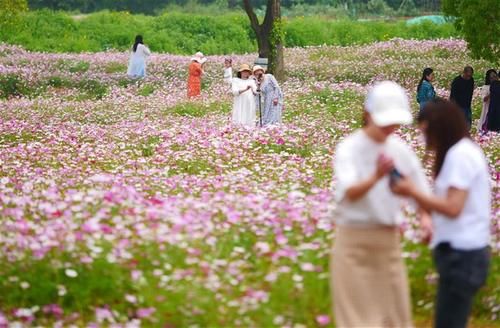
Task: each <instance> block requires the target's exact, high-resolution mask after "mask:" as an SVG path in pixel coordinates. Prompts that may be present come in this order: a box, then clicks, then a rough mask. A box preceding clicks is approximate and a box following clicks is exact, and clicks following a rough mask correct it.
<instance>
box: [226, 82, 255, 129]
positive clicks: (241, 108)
mask: <svg viewBox="0 0 500 328" xmlns="http://www.w3.org/2000/svg"><path fill="white" fill-rule="evenodd" d="M248 86H250V89H249V90H246V88H247V87H248ZM241 90H246V91H245V92H243V93H242V94H240V91H241ZM231 92H232V93H233V96H234V102H233V123H234V124H242V125H245V126H249V127H253V126H255V96H254V94H255V93H257V85H256V84H255V80H254V79H250V78H249V79H247V80H242V79H240V78H233V79H232V80H231Z"/></svg>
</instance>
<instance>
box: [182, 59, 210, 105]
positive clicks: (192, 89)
mask: <svg viewBox="0 0 500 328" xmlns="http://www.w3.org/2000/svg"><path fill="white" fill-rule="evenodd" d="M206 61H207V59H206V58H205V57H204V56H203V54H202V53H201V52H197V53H196V54H195V55H194V56H193V58H191V64H189V68H188V70H189V77H188V92H187V93H188V98H194V97H199V96H200V95H201V76H202V75H203V65H204V64H205V62H206Z"/></svg>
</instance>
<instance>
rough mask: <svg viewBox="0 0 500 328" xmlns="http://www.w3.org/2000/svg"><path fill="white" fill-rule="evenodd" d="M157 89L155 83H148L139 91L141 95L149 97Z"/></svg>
mask: <svg viewBox="0 0 500 328" xmlns="http://www.w3.org/2000/svg"><path fill="white" fill-rule="evenodd" d="M155 90H156V87H155V86H154V85H152V84H146V85H144V86H143V87H142V88H141V89H140V90H139V91H138V92H137V93H138V94H139V95H140V96H143V97H147V96H149V95H150V94H152V93H153V92H155Z"/></svg>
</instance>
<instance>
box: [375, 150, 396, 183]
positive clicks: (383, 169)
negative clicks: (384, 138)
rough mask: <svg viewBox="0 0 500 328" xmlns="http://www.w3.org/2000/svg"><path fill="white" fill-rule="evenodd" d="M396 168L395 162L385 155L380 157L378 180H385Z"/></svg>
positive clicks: (377, 172)
mask: <svg viewBox="0 0 500 328" xmlns="http://www.w3.org/2000/svg"><path fill="white" fill-rule="evenodd" d="M393 168H394V161H393V160H392V158H389V157H387V156H385V155H383V154H382V155H380V156H379V157H378V159H377V171H376V176H377V179H381V178H383V177H384V176H385V175H387V174H388V173H389V172H391V170H392V169H393Z"/></svg>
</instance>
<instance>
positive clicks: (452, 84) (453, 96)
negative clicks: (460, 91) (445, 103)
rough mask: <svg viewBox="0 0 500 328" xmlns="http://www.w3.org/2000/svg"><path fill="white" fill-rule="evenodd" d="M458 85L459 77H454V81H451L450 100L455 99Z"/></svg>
mask: <svg viewBox="0 0 500 328" xmlns="http://www.w3.org/2000/svg"><path fill="white" fill-rule="evenodd" d="M456 87H457V79H454V80H453V82H451V90H450V100H454V99H455V93H456Z"/></svg>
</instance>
